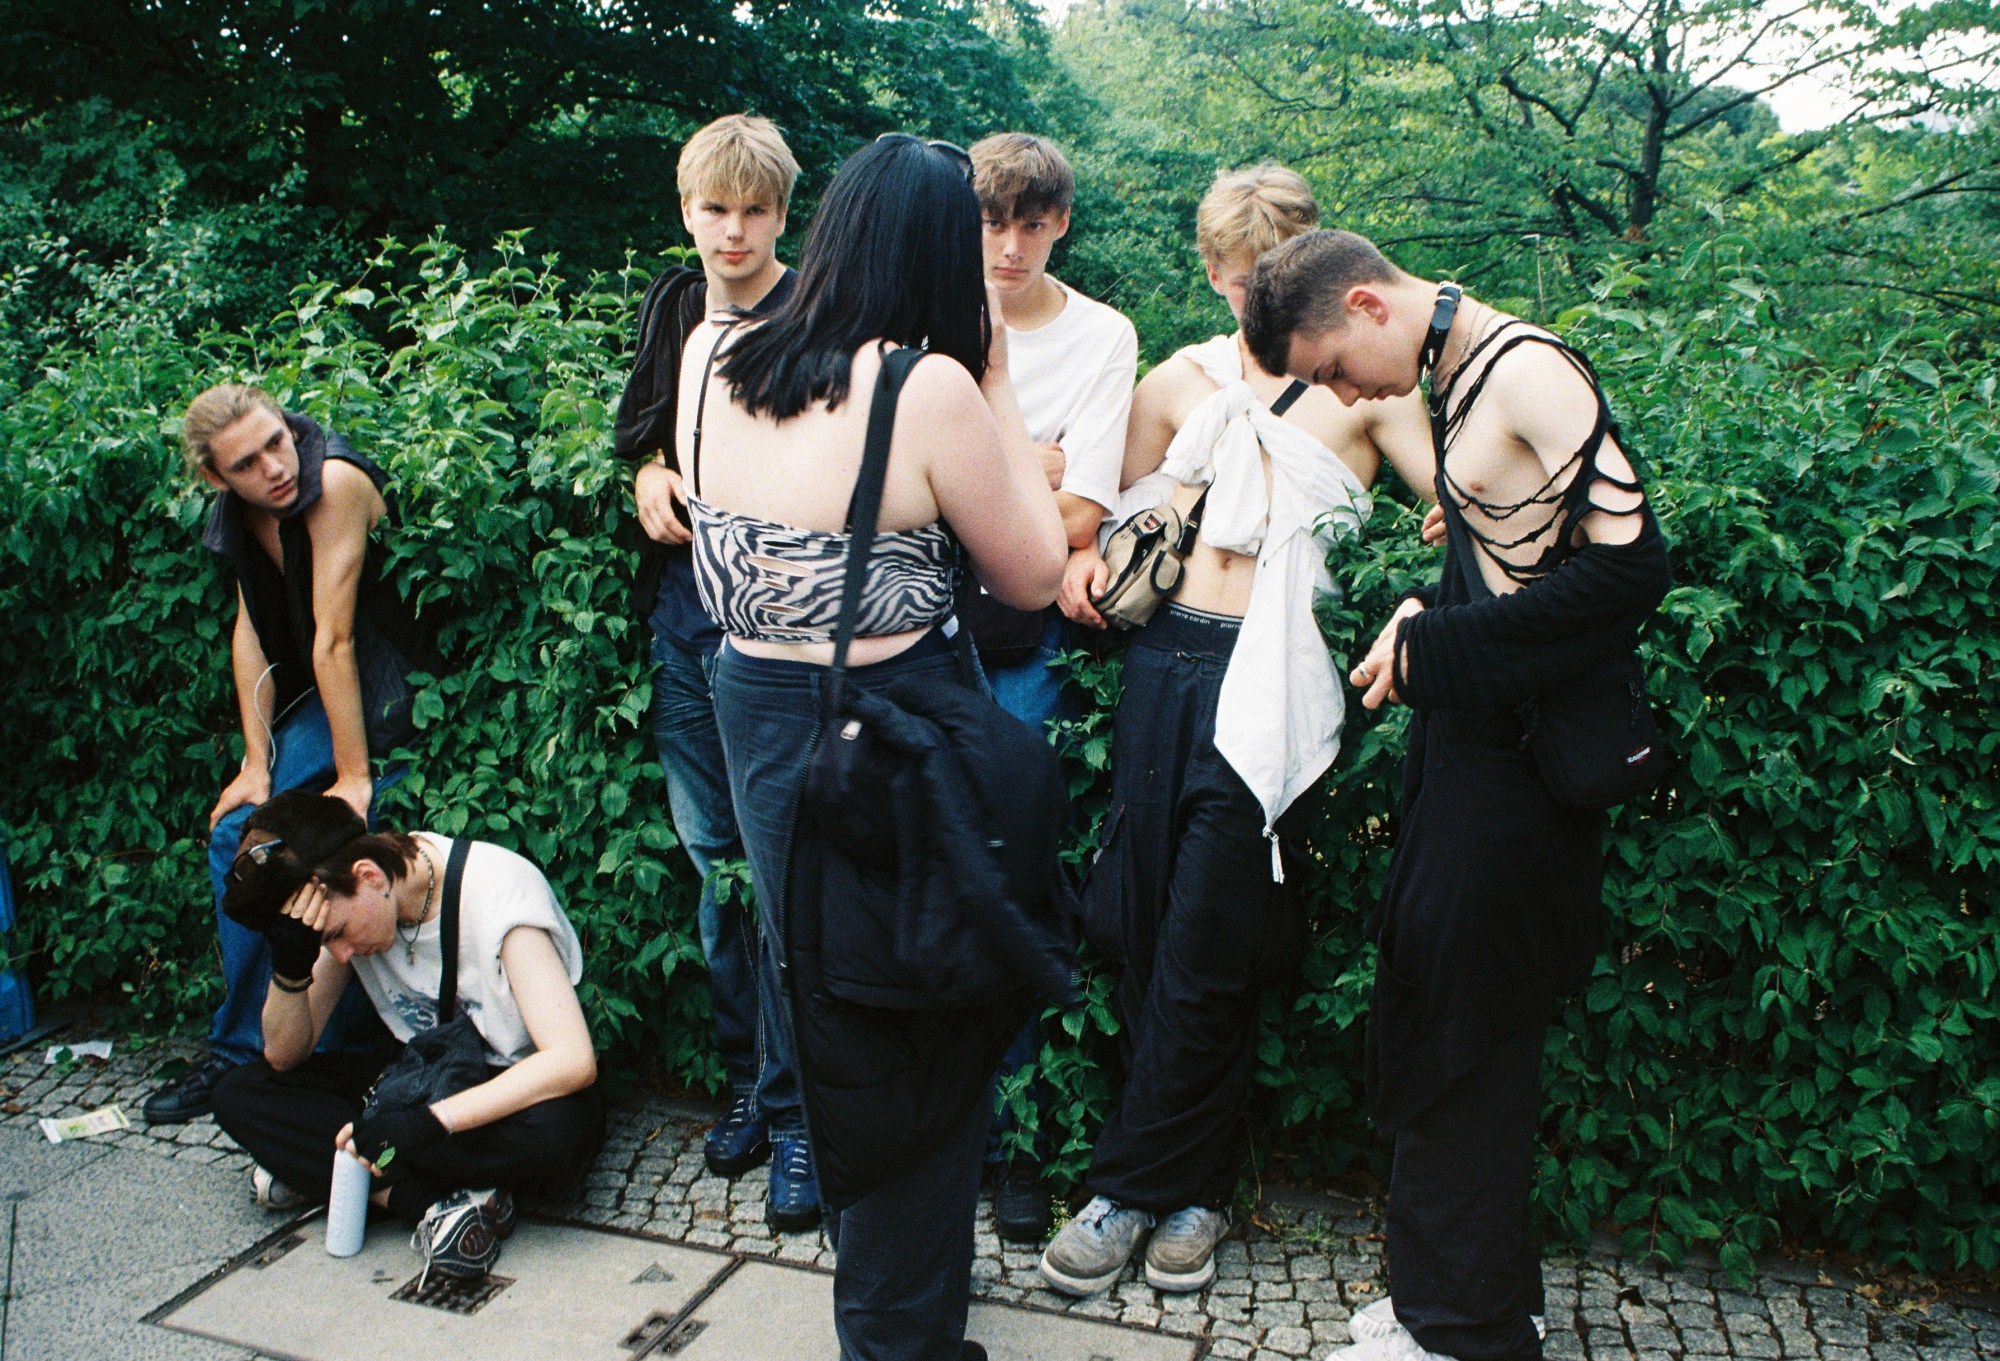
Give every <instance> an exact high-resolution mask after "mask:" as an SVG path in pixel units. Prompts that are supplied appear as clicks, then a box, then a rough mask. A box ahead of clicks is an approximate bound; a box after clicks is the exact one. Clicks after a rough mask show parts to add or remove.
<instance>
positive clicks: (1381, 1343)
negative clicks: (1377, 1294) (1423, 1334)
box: [1327, 1301, 1456, 1361]
mask: <svg viewBox="0 0 2000 1361" xmlns="http://www.w3.org/2000/svg"><path fill="white" fill-rule="evenodd" d="M1378 1303H1379V1301H1378ZM1348 1331H1349V1332H1350V1333H1351V1332H1353V1331H1354V1327H1353V1324H1352V1323H1351V1322H1350V1323H1349V1325H1348ZM1327 1361H1456V1358H1454V1357H1450V1356H1446V1355H1445V1354H1444V1353H1443V1352H1427V1351H1425V1350H1424V1349H1423V1348H1422V1347H1420V1346H1418V1345H1417V1340H1416V1339H1415V1338H1414V1337H1411V1336H1410V1334H1409V1332H1408V1331H1407V1330H1406V1329H1403V1328H1397V1329H1396V1330H1394V1331H1393V1332H1389V1333H1384V1334H1381V1335H1380V1336H1376V1337H1371V1338H1368V1339H1366V1340H1365V1341H1361V1342H1356V1343H1355V1344H1354V1345H1353V1346H1351V1347H1342V1348H1341V1349H1340V1350H1339V1351H1334V1352H1328V1353H1327Z"/></svg>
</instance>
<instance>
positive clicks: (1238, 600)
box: [1174, 487, 1257, 619]
mask: <svg viewBox="0 0 2000 1361" xmlns="http://www.w3.org/2000/svg"><path fill="white" fill-rule="evenodd" d="M1200 496H1201V488H1200V487H1180V488H1177V489H1176V490H1175V492H1174V507H1175V508H1176V509H1177V510H1179V511H1180V512H1181V514H1183V515H1185V514H1187V512H1188V511H1189V510H1190V509H1192V508H1193V506H1194V503H1195V501H1196V500H1197V499H1199V498H1200ZM1256 579H1257V559H1255V558H1253V557H1251V556H1250V555H1249V554H1247V553H1232V552H1230V551H1229V550H1228V549H1225V548H1217V547H1215V546H1214V545H1213V544H1211V543H1208V542H1207V541H1205V540H1202V539H1196V540H1195V544H1194V549H1193V551H1191V552H1190V553H1189V554H1188V555H1187V565H1186V570H1185V572H1184V574H1183V575H1182V577H1181V588H1180V590H1178V591H1176V592H1175V593H1174V603H1175V604H1176V605H1185V606H1187V607H1188V608H1189V609H1191V610H1206V611H1207V612H1208V613H1210V614H1227V615H1233V616H1235V617H1236V618H1238V619H1240V618H1242V617H1243V615H1244V613H1245V612H1246V611H1248V610H1249V608H1250V586H1251V583H1252V582H1254V581H1255V580H1256Z"/></svg>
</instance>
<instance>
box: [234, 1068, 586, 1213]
mask: <svg viewBox="0 0 2000 1361" xmlns="http://www.w3.org/2000/svg"><path fill="white" fill-rule="evenodd" d="M386 1066H387V1063H386V1060H384V1059H381V1058H379V1057H362V1056H359V1055H345V1054H315V1055H313V1056H312V1057H311V1058H309V1059H307V1060H306V1061H305V1062H304V1063H302V1064H300V1065H299V1066H298V1067H297V1068H293V1069H291V1070H289V1071H287V1072H283V1073H280V1072H276V1071H274V1070H273V1069H272V1068H271V1066H270V1065H269V1064H267V1063H265V1062H264V1061H263V1060H262V1059H258V1060H256V1061H255V1062H253V1063H246V1064H243V1065H242V1066H240V1067H237V1068H232V1069H230V1070H229V1072H228V1073H227V1074H226V1075H225V1076H224V1077H223V1079H222V1081H221V1082H219V1083H217V1084H216V1088H215V1123H216V1124H218V1125H220V1126H221V1127H222V1129H223V1130H224V1132H226V1133H227V1134H228V1135H229V1137H230V1138H232V1139H234V1140H235V1141H236V1142H237V1143H238V1144H240V1145H242V1147H243V1151H244V1152H246V1153H248V1154H249V1155H250V1156H251V1157H252V1158H253V1159H255V1160H256V1162H257V1164H258V1165H259V1166H261V1167H263V1168H264V1169H265V1170H266V1171H268V1172H269V1173H270V1174H271V1175H272V1176H274V1177H276V1178H277V1179H278V1180H279V1181H281V1182H283V1183H284V1184H285V1185H287V1186H289V1187H291V1188H292V1189H293V1190H294V1191H298V1192H301V1193H302V1194H304V1195H306V1196H309V1197H311V1198H312V1199H314V1200H325V1199H326V1198H327V1195H328V1193H329V1191H330V1190H331V1187H332V1181H333V1136H334V1135H336V1134H338V1133H339V1132H340V1127H341V1126H342V1125H345V1124H347V1123H348V1122H350V1121H352V1120H353V1119H355V1118H356V1117H357V1116H359V1115H360V1114H361V1103H362V1098H363V1097H364V1096H365V1095H366V1094H367V1091H368V1088H369V1086H370V1085H371V1084H372V1083H373V1082H374V1081H375V1078H376V1076H377V1075H378V1074H380V1073H381V1071H382V1069H383V1068H384V1067H386ZM603 1138H604V1103H603V1100H602V1098H601V1097H600V1096H599V1094H598V1091H597V1088H595V1087H591V1088H588V1089H587V1090H585V1091H582V1092H577V1093H575V1094H573V1095H570V1096H562V1097H557V1098H555V1099H554V1100H551V1101H541V1102H537V1103H536V1104H535V1105H532V1106H529V1107H528V1108H527V1109H526V1110H520V1111H516V1112H515V1113H514V1114H512V1115H510V1116H507V1117H506V1118H505V1119H501V1120H496V1121H494V1122H493V1123H492V1124H490V1125H481V1126H480V1127H479V1128H477V1129H469V1130H465V1131H464V1132H462V1133H459V1134H452V1135H448V1136H447V1137H446V1138H445V1140H444V1142H443V1143H441V1144H438V1145H437V1146H435V1147H433V1148H428V1149H425V1150H424V1151H423V1152H421V1153H413V1154H411V1155H409V1157H408V1158H407V1159H405V1158H397V1159H394V1160H393V1161H392V1162H391V1163H390V1165H389V1167H388V1168H387V1169H385V1170H384V1172H383V1177H382V1184H384V1185H387V1186H388V1188H389V1210H390V1212H391V1213H393V1214H395V1215H396V1216H397V1217H398V1218H400V1219H407V1220H411V1221H415V1220H416V1219H418V1218H420V1217H421V1216H422V1215H423V1212H424V1211H425V1210H426V1209H428V1208H430V1206H431V1205H433V1204H434V1203H436V1202H437V1201H438V1200H439V1199H440V1198H442V1197H443V1196H445V1195H446V1194H448V1193H449V1192H452V1191H456V1190H459V1189H461V1188H463V1187H487V1186H500V1187H505V1188H507V1189H508V1190H513V1191H551V1190H555V1189H557V1188H559V1187H561V1186H562V1185H563V1184H565V1183H567V1182H569V1181H571V1180H572V1179H574V1178H575V1177H577V1176H579V1175H581V1174H582V1173H583V1172H584V1171H585V1170H586V1169H587V1168H588V1167H589V1165H590V1160H591V1157H592V1156H593V1155H594V1154H595V1152H596V1150H597V1145H598V1143H599V1142H600V1141H602V1139H603Z"/></svg>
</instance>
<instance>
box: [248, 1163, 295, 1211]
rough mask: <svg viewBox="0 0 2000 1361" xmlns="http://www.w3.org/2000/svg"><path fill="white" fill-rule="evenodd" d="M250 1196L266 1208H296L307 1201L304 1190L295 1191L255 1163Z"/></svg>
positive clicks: (262, 1207) (251, 1175) (252, 1167)
mask: <svg viewBox="0 0 2000 1361" xmlns="http://www.w3.org/2000/svg"><path fill="white" fill-rule="evenodd" d="M250 1198H251V1199H252V1200H254V1201H256V1202H257V1204H258V1207H259V1208H261V1209H265V1210H296V1209H298V1208H299V1207H300V1206H301V1205H304V1204H305V1203H306V1197H305V1193H304V1192H303V1191H294V1190H293V1189H292V1188H291V1187H289V1186H287V1185H285V1184H284V1183H283V1182H281V1181H279V1180H278V1179H277V1178H276V1177H274V1176H272V1175H271V1174H270V1173H269V1172H268V1171H266V1170H265V1169H264V1168H261V1167H258V1166H257V1165H255V1164H254V1163H253V1164H252V1165H251V1167H250Z"/></svg>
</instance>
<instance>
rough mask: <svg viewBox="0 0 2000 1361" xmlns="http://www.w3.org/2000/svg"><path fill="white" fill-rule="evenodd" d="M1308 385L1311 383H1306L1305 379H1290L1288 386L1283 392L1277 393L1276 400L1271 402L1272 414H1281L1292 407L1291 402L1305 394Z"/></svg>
mask: <svg viewBox="0 0 2000 1361" xmlns="http://www.w3.org/2000/svg"><path fill="white" fill-rule="evenodd" d="M1309 386H1311V385H1310V384H1309V383H1307V382H1306V380H1305V379H1303V378H1294V379H1293V380H1292V381H1291V384H1290V386H1288V387H1287V388H1286V389H1285V390H1284V391H1283V392H1281V393H1279V394H1278V400H1276V401H1275V402H1272V403H1271V414H1272V415H1273V416H1282V415H1284V414H1285V413H1286V412H1287V411H1290V410H1291V409H1292V403H1294V402H1296V401H1298V399H1299V398H1301V397H1303V396H1305V395H1306V388H1308V387H1309Z"/></svg>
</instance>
